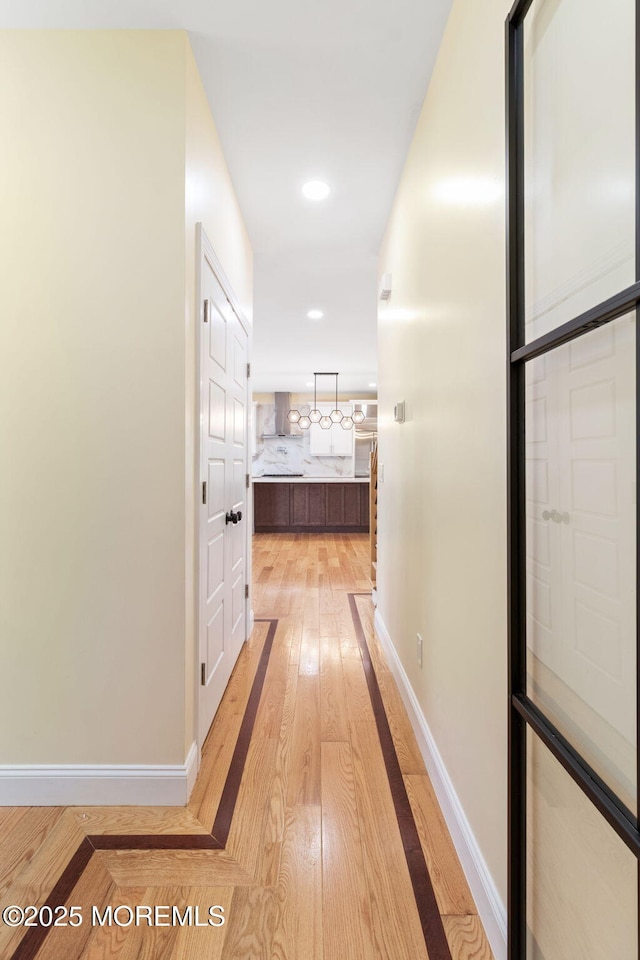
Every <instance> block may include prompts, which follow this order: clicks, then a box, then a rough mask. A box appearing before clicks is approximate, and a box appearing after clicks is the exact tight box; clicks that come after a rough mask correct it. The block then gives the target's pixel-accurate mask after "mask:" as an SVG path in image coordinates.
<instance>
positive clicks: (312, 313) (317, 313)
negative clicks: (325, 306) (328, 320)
mask: <svg viewBox="0 0 640 960" xmlns="http://www.w3.org/2000/svg"><path fill="white" fill-rule="evenodd" d="M307 316H308V317H309V320H322V318H323V317H324V313H323V312H322V310H309V313H308V314H307Z"/></svg>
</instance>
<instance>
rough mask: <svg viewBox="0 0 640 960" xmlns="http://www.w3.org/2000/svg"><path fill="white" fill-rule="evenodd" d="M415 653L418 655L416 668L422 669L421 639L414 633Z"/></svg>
mask: <svg viewBox="0 0 640 960" xmlns="http://www.w3.org/2000/svg"><path fill="white" fill-rule="evenodd" d="M416 653H417V655H418V666H419V667H420V669H422V637H421V636H420V634H419V633H416Z"/></svg>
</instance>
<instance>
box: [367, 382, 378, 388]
mask: <svg viewBox="0 0 640 960" xmlns="http://www.w3.org/2000/svg"><path fill="white" fill-rule="evenodd" d="M369 386H370V387H377V386H378V384H377V383H370V384H369Z"/></svg>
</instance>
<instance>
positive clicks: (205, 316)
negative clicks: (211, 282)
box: [203, 299, 210, 323]
mask: <svg viewBox="0 0 640 960" xmlns="http://www.w3.org/2000/svg"><path fill="white" fill-rule="evenodd" d="M209 309H210V308H209V300H208V299H207V300H205V302H204V314H203V320H204V322H205V323H209Z"/></svg>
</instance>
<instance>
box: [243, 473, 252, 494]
mask: <svg viewBox="0 0 640 960" xmlns="http://www.w3.org/2000/svg"><path fill="white" fill-rule="evenodd" d="M250 483H251V477H250V476H249V474H248V473H247V474H245V484H244V485H245V487H246V488H247V490H248V489H249V484H250Z"/></svg>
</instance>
